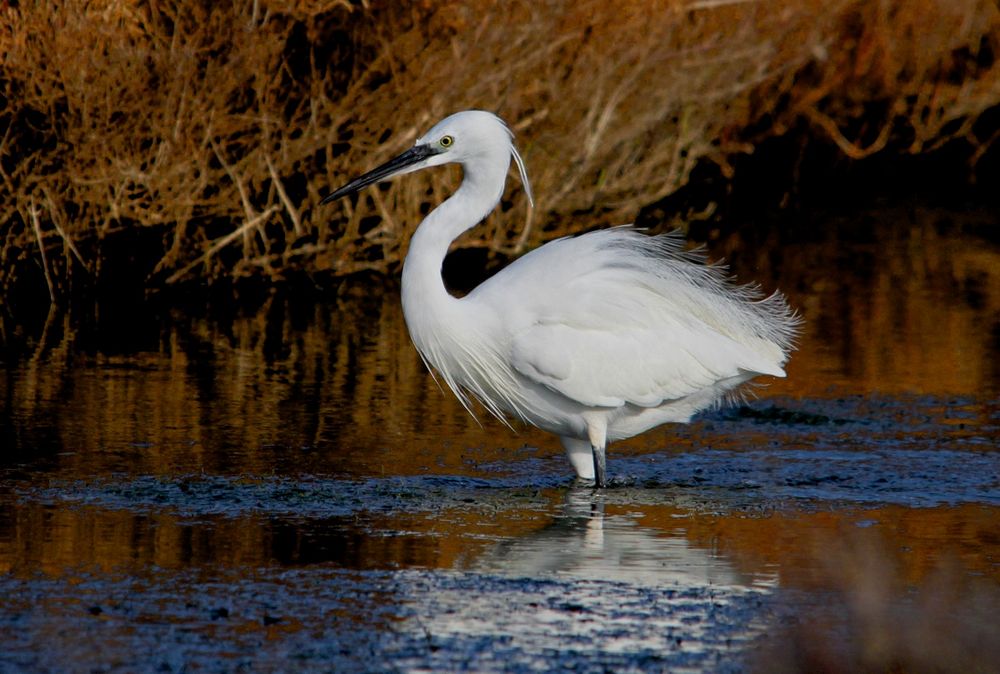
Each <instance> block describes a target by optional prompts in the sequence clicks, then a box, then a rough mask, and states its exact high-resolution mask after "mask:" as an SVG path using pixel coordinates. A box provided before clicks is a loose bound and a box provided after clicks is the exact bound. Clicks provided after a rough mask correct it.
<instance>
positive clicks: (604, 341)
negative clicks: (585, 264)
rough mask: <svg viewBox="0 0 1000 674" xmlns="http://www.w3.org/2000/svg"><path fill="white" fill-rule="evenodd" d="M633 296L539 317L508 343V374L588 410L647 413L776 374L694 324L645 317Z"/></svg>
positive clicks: (651, 314) (588, 301)
mask: <svg viewBox="0 0 1000 674" xmlns="http://www.w3.org/2000/svg"><path fill="white" fill-rule="evenodd" d="M636 292H637V291H636V289H635V288H633V289H632V293H633V296H632V298H631V300H632V301H622V300H621V299H612V298H606V297H605V298H603V299H602V298H600V297H592V296H591V297H589V298H584V299H581V300H578V301H577V302H575V303H571V306H567V305H565V304H564V305H563V306H562V307H561V308H560V310H559V311H558V313H557V312H555V311H553V312H552V314H551V315H550V316H547V317H546V316H543V317H540V318H539V319H538V320H536V321H535V322H534V323H533V324H532V325H530V326H528V327H527V328H526V329H524V330H521V331H520V332H518V333H517V334H515V335H514V336H513V338H512V340H511V364H512V365H513V366H514V369H515V370H517V371H518V372H519V373H521V374H522V375H523V376H525V377H527V378H528V379H530V380H532V381H534V382H536V383H539V384H541V385H543V386H546V387H548V388H550V389H552V390H554V391H557V392H559V393H561V394H562V395H564V396H566V397H567V398H570V399H571V400H574V401H576V402H579V403H581V404H584V405H590V406H596V407H619V406H621V405H623V404H625V403H631V404H634V405H640V406H643V407H655V406H658V405H660V404H661V403H663V402H664V401H667V400H676V399H679V398H684V397H686V396H689V395H692V394H695V393H698V392H701V391H704V390H706V389H708V388H710V387H713V386H715V385H716V384H719V383H720V382H724V381H726V380H732V379H733V378H743V379H747V378H749V376H750V375H751V373H757V372H760V371H764V372H767V373H770V374H780V370H778V371H775V368H774V366H773V365H767V364H760V363H758V362H757V361H759V360H760V358H759V357H757V356H756V354H754V353H752V352H751V351H750V350H749V349H747V348H746V347H745V346H744V345H741V344H740V343H738V342H736V341H735V340H733V339H731V338H729V337H727V336H725V335H722V334H720V333H719V332H717V331H714V330H712V329H711V328H710V327H709V326H707V325H705V324H703V323H701V322H699V321H697V320H692V319H690V318H689V317H684V316H676V317H675V316H671V315H670V314H669V313H668V312H666V311H660V312H656V311H655V310H653V311H651V310H650V305H649V303H648V302H646V303H643V301H642V299H639V298H636V297H635V294H636ZM632 304H634V305H636V306H629V305H632ZM557 316H558V317H557Z"/></svg>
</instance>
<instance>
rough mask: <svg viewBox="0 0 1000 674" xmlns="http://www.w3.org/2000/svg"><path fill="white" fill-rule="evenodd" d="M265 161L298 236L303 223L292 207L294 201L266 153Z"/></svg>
mask: <svg viewBox="0 0 1000 674" xmlns="http://www.w3.org/2000/svg"><path fill="white" fill-rule="evenodd" d="M264 161H265V162H267V170H268V171H270V172H271V180H273V181H274V189H276V190H278V197H280V198H281V203H283V204H284V205H285V210H286V211H288V217H290V218H291V219H292V229H293V230H295V233H296V234H301V233H302V222H301V220H300V219H299V214H298V212H296V210H295V207H294V206H293V205H292V200H291V199H289V198H288V194H287V193H286V192H285V186H284V185H283V184H282V183H281V178H280V177H279V176H278V172H277V171H275V170H274V164H272V163H271V157H270V155H268V154H267V153H266V152H265V153H264Z"/></svg>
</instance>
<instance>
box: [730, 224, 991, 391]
mask: <svg viewBox="0 0 1000 674" xmlns="http://www.w3.org/2000/svg"><path fill="white" fill-rule="evenodd" d="M994 226H995V220H994V216H993V215H992V214H991V213H989V212H987V211H976V212H971V213H961V214H959V213H956V212H951V211H947V210H937V209H931V208H920V207H911V208H884V209H876V210H873V211H871V212H868V213H865V214H861V215H858V214H855V215H850V216H843V217H837V218H829V217H828V216H823V217H821V218H819V219H818V220H816V221H813V222H803V223H801V227H803V228H805V229H810V230H811V232H813V233H811V234H805V235H793V236H792V237H791V238H792V241H790V242H788V241H783V240H781V239H780V238H779V237H777V236H774V235H772V236H770V238H769V239H768V240H767V241H753V242H752V241H750V240H749V239H748V236H751V235H747V234H745V233H743V234H741V233H736V234H734V235H733V236H731V237H730V238H729V239H728V240H725V241H723V242H721V243H720V245H719V246H717V247H716V248H715V251H716V252H717V253H718V254H720V255H724V256H726V257H729V258H732V259H733V260H734V263H735V264H734V269H735V271H736V272H737V274H738V275H739V276H740V277H741V278H764V279H766V281H765V283H766V285H767V286H768V287H777V288H781V289H782V290H783V291H785V292H786V294H788V296H789V299H790V301H791V304H792V306H795V307H797V308H799V310H800V311H801V312H802V313H803V315H804V317H805V319H806V323H805V326H804V335H803V338H802V343H801V348H800V349H799V351H797V352H796V353H795V354H793V356H792V359H791V361H790V362H789V366H788V373H789V376H788V378H787V379H783V380H780V381H776V382H773V383H771V384H770V385H769V386H768V389H767V390H768V392H769V393H785V392H787V393H791V394H793V395H797V396H810V395H816V394H817V393H820V392H822V391H823V390H824V389H826V388H828V387H830V386H836V387H837V388H838V389H840V390H841V391H845V392H851V393H871V392H883V393H891V394H899V393H914V394H924V393H926V394H938V395H948V394H966V395H976V394H978V393H981V392H988V391H995V390H996V389H997V384H998V375H1000V371H998V370H997V368H996V365H995V362H996V358H995V353H996V348H997V341H996V336H997V334H1000V324H998V323H997V322H996V320H997V319H996V317H997V316H998V315H1000V248H998V247H997V245H996V244H995V243H994V240H995V237H993V235H992V234H991V233H990V232H991V228H992V227H994Z"/></svg>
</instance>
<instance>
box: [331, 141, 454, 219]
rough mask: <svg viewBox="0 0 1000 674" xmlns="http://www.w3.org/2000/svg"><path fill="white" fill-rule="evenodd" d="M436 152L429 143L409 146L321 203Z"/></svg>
mask: <svg viewBox="0 0 1000 674" xmlns="http://www.w3.org/2000/svg"><path fill="white" fill-rule="evenodd" d="M435 154H437V150H436V149H435V148H433V147H431V146H429V145H416V146H414V147H411V148H410V149H409V150H407V151H406V152H404V153H403V154H401V155H399V156H398V157H396V158H395V159H390V160H389V161H387V162H386V163H384V164H382V165H381V166H379V167H378V168H375V169H372V170H371V171H369V172H368V173H366V174H364V175H363V176H359V177H357V178H355V179H354V180H352V181H351V182H349V183H347V184H346V185H344V186H343V187H341V188H340V189H339V190H336V191H334V192H332V193H331V194H328V195H327V196H326V197H325V198H324V199H323V201H321V202H320V203H321V204H328V203H330V202H331V201H334V200H336V199H339V198H340V197H343V196H346V195H348V194H351V193H352V192H357V191H358V190H360V189H361V188H363V187H367V186H368V185H371V184H372V183H377V182H378V181H380V180H383V179H385V178H391V177H392V176H394V175H396V174H397V173H401V172H403V171H404V170H406V169H408V168H409V167H411V166H413V165H414V164H417V163H419V162H422V161H423V160H425V159H427V158H428V157H430V156H432V155H435Z"/></svg>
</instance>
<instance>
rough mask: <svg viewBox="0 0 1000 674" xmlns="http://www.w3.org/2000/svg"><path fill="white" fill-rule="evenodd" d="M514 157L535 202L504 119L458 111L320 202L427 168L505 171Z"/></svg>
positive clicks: (489, 113) (491, 115) (487, 114)
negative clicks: (475, 166)
mask: <svg viewBox="0 0 1000 674" xmlns="http://www.w3.org/2000/svg"><path fill="white" fill-rule="evenodd" d="M511 158H513V159H514V161H515V162H516V163H517V168H518V171H519V172H520V174H521V181H522V183H523V184H524V191H525V193H526V194H527V196H528V201H529V202H532V203H533V200H532V196H531V185H530V184H529V183H528V175H527V173H526V171H525V168H524V161H523V160H522V159H521V155H520V154H518V152H517V149H516V148H515V147H514V142H513V135H512V134H511V132H510V129H508V128H507V125H506V124H504V122H503V120H502V119H500V118H499V117H497V116H496V115H494V114H493V113H491V112H485V111H483V110H466V111H464V112H456V113H455V114H453V115H450V116H449V117H445V118H444V119H443V120H441V121H440V122H438V123H437V124H435V125H434V127H433V128H431V130H430V131H428V132H427V133H425V134H424V135H423V136H421V137H420V138H418V139H417V142H416V144H415V145H414V146H413V147H411V148H410V149H409V150H407V151H406V152H404V153H403V154H401V155H399V156H398V157H395V158H394V159H390V160H389V161H387V162H386V163H384V164H382V165H381V166H378V167H377V168H374V169H372V170H371V171H369V172H368V173H365V174H364V175H362V176H360V177H358V178H355V179H354V180H352V181H351V182H349V183H347V184H346V185H344V186H343V187H341V188H340V189H338V190H336V191H334V192H332V193H331V194H329V195H328V196H327V197H326V198H324V199H323V201H322V202H321V203H324V204H325V203H329V202H331V201H334V200H335V199H339V198H340V197H343V196H346V195H348V194H351V193H353V192H357V191H358V190H360V189H362V188H364V187H367V186H368V185H371V184H372V183H375V182H379V181H380V180H387V179H389V178H391V177H393V176H398V175H402V174H404V173H412V172H413V171H419V170H420V169H423V168H427V167H428V166H439V165H441V164H452V163H457V164H462V165H463V166H465V167H466V168H468V167H469V166H470V165H472V164H474V163H477V162H482V163H484V164H487V165H500V164H502V166H503V168H504V171H506V168H507V166H509V162H510V159H511Z"/></svg>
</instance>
